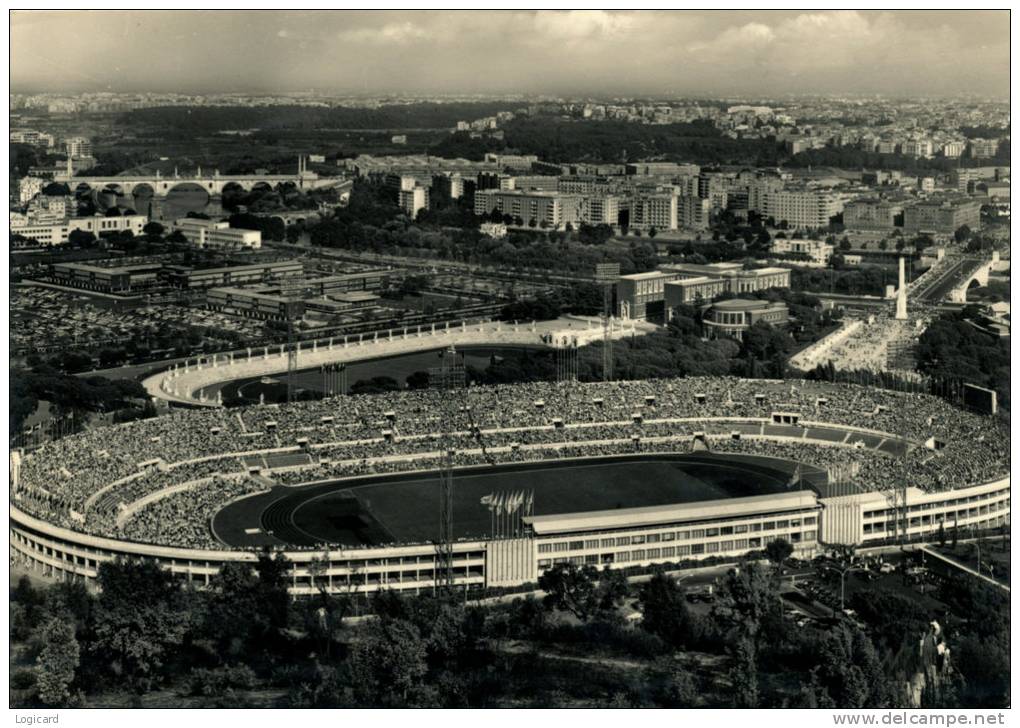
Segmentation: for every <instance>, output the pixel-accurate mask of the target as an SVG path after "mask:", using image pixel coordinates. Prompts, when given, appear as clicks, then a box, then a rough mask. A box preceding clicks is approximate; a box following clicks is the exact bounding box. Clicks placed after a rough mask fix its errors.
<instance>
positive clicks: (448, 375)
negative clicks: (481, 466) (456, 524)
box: [429, 346, 467, 592]
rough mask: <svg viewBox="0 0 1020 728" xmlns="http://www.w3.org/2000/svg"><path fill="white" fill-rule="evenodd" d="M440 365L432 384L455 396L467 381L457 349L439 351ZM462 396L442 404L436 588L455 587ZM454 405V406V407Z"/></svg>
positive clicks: (433, 373) (434, 370)
mask: <svg viewBox="0 0 1020 728" xmlns="http://www.w3.org/2000/svg"><path fill="white" fill-rule="evenodd" d="M439 357H440V360H441V364H440V366H438V367H432V368H430V369H429V387H430V388H431V389H436V390H439V391H442V392H448V393H449V395H455V394H456V393H457V391H460V390H463V388H464V387H465V385H466V384H467V380H466V377H465V371H464V362H463V360H462V359H461V357H460V355H459V354H458V353H457V350H456V349H455V348H454V347H453V346H451V347H450V348H449V349H446V350H445V351H442V352H440V353H439ZM459 402H460V397H456V396H445V397H444V398H443V404H442V407H443V409H444V410H445V412H444V415H443V420H442V423H441V430H442V433H443V436H442V437H440V447H441V450H442V456H441V465H442V467H441V469H440V471H439V538H438V540H437V541H436V569H435V574H434V578H435V588H436V591H437V592H438V591H443V590H445V591H451V590H452V589H453V460H454V456H455V455H456V450H454V448H453V438H452V435H453V433H454V432H455V431H456V415H457V410H456V407H457V405H458V403H459ZM451 408H452V409H451Z"/></svg>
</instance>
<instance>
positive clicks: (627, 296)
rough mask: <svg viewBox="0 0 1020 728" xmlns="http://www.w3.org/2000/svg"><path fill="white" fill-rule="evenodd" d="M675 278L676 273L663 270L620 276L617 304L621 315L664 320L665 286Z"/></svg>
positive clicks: (617, 286) (617, 284)
mask: <svg viewBox="0 0 1020 728" xmlns="http://www.w3.org/2000/svg"><path fill="white" fill-rule="evenodd" d="M674 278H676V274H675V273H672V272H669V271H661V270H652V271H648V272H646V273H631V274H628V275H625V276H620V278H619V279H618V280H617V282H616V305H617V310H618V312H619V315H620V317H621V318H625V319H626V318H634V319H644V320H648V321H655V320H659V321H662V320H664V317H665V308H664V306H663V301H664V300H665V288H664V287H665V285H666V283H667V282H669V281H671V280H673V279H674Z"/></svg>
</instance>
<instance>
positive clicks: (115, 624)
mask: <svg viewBox="0 0 1020 728" xmlns="http://www.w3.org/2000/svg"><path fill="white" fill-rule="evenodd" d="M98 581H99V586H100V594H99V605H98V607H99V608H98V609H97V612H96V620H95V645H96V648H97V649H100V650H103V651H104V653H105V654H106V655H107V656H108V657H109V660H110V663H111V667H112V669H113V671H114V673H115V674H118V673H119V674H123V675H124V676H125V677H127V678H128V680H129V681H130V682H131V683H133V684H134V686H135V687H136V688H138V689H145V688H147V687H148V686H149V685H150V684H151V682H152V680H153V679H154V678H155V677H157V676H158V673H159V670H160V668H161V667H162V666H163V663H164V661H165V660H166V658H167V656H168V655H169V654H171V652H172V651H173V650H174V649H175V648H176V647H178V646H179V645H180V644H181V643H182V642H183V641H184V636H185V634H186V633H187V630H188V626H189V623H190V622H191V614H190V612H189V610H188V605H187V603H186V600H185V598H184V594H183V592H182V591H181V589H180V586H179V584H178V583H177V580H176V578H175V577H174V576H173V575H172V574H171V573H170V572H169V571H166V570H164V569H163V568H161V567H160V566H159V565H158V564H156V563H155V562H153V561H137V560H134V559H117V560H115V561H106V562H103V563H102V564H100V565H99V571H98Z"/></svg>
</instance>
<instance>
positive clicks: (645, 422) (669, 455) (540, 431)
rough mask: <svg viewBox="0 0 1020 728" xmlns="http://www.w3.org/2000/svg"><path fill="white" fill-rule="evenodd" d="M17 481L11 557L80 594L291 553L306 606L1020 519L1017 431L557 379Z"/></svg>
mask: <svg viewBox="0 0 1020 728" xmlns="http://www.w3.org/2000/svg"><path fill="white" fill-rule="evenodd" d="M11 483H12V486H11V487H12V500H11V502H12V507H11V525H10V529H11V557H12V560H13V561H14V562H16V563H19V564H22V565H24V566H26V567H28V568H30V569H33V570H39V571H43V572H45V573H48V574H52V575H54V576H57V577H60V578H85V579H92V578H94V577H95V575H96V569H97V567H98V565H99V564H100V563H101V562H103V561H106V560H109V559H113V558H116V557H118V556H143V557H146V558H151V559H155V560H157V561H158V562H159V563H161V564H163V565H164V566H165V567H166V568H168V569H170V570H171V571H173V572H175V573H178V574H180V575H182V576H183V577H184V578H185V579H187V580H188V581H190V582H193V583H195V584H196V585H202V584H204V583H207V582H208V580H209V578H210V577H211V576H212V575H213V574H215V573H216V572H217V571H218V570H219V568H220V567H221V566H222V565H223V564H224V563H225V562H228V561H252V562H253V561H255V560H256V559H257V557H258V554H259V553H260V552H261V551H262V550H264V549H273V550H277V551H282V552H284V553H285V554H286V555H287V557H288V558H289V559H290V560H291V561H292V562H293V569H292V577H291V578H292V585H291V590H292V592H293V593H294V594H306V593H312V592H314V591H316V590H317V589H319V588H327V589H329V590H331V591H345V592H350V591H357V592H370V591H375V590H379V589H401V590H423V589H431V588H432V587H433V585H434V584H435V583H436V581H437V579H438V578H440V577H442V578H451V579H452V580H453V582H454V583H456V584H458V585H463V587H464V588H465V589H481V588H485V587H513V586H519V585H522V584H527V583H531V582H535V581H536V580H537V578H538V575H539V574H540V573H541V572H542V571H543V570H544V569H546V568H549V567H550V566H552V565H553V564H557V563H562V562H573V563H580V564H595V565H597V566H599V567H607V566H610V565H612V566H614V567H616V566H619V567H631V566H650V565H653V564H676V563H686V562H691V561H697V560H699V559H706V558H711V557H716V558H731V559H733V560H736V559H738V558H740V557H742V556H744V555H746V554H748V553H753V552H756V551H760V550H761V549H763V548H764V546H765V545H767V544H768V542H769V541H771V540H773V539H776V538H780V537H781V538H784V539H786V540H788V541H789V542H790V543H792V544H793V546H794V548H795V550H796V552H797V553H798V555H801V556H810V555H812V554H813V553H815V552H816V551H817V550H818V549H819V548H821V544H854V545H879V544H883V543H891V542H894V541H896V540H902V539H919V538H924V537H925V535H928V534H931V535H934V534H936V533H937V532H938V531H939V530H940V529H946V530H948V529H951V528H988V527H994V526H999V525H1003V524H1007V523H1009V505H1010V502H1009V431H1008V427H1007V426H1006V425H1005V424H1003V423H1002V422H1001V421H1000V420H997V419H995V418H990V417H986V416H982V415H979V414H976V413H973V412H970V411H966V410H962V409H958V408H955V407H953V406H951V405H950V404H948V403H946V402H945V401H944V400H942V399H939V398H936V397H933V396H929V395H924V394H917V393H904V392H893V391H888V390H883V389H877V388H869V387H862V386H856V385H845V384H828V383H821V382H812V381H794V380H782V381H766V380H743V379H734V378H721V377H690V378H683V379H659V380H649V381H626V382H607V383H590V384H589V383H576V382H570V383H549V382H544V383H531V384H515V385H499V386H485V387H468V388H465V389H460V390H449V391H439V390H418V391H403V392H399V393H391V394H383V395H371V396H365V395H359V396H342V397H332V398H327V399H323V400H319V401H314V402H301V403H294V404H289V405H264V406H253V407H243V408H236V409H225V408H207V409H203V410H174V411H173V412H172V414H170V415H168V416H165V417H158V418H154V419H150V420H143V421H139V422H133V423H128V424H124V425H119V426H115V427H112V428H103V429H102V430H99V431H88V432H84V433H81V434H78V435H74V436H71V437H66V438H64V439H61V440H58V441H55V442H52V443H48V444H46V445H44V446H43V447H41V448H39V449H37V450H34V451H31V452H22V451H15V452H13V453H12V457H11Z"/></svg>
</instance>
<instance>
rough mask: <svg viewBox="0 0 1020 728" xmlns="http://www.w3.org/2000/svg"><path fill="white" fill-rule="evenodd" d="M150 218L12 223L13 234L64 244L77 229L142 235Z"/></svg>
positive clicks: (86, 218)
mask: <svg viewBox="0 0 1020 728" xmlns="http://www.w3.org/2000/svg"><path fill="white" fill-rule="evenodd" d="M147 222H149V218H148V217H146V216H145V215H121V216H119V217H105V216H103V215H95V216H92V217H70V218H67V219H65V220H61V221H58V222H53V223H46V224H37V223H32V222H29V223H26V224H24V225H12V226H11V230H10V231H11V235H22V236H24V237H26V238H30V239H32V240H35V241H36V242H37V243H39V244H40V245H47V246H49V245H63V244H64V243H66V242H67V241H68V237H69V236H70V235H71V233H72V232H74V231H75V230H84V231H85V232H89V233H92V234H93V235H94V236H95V237H97V238H100V237H103V235H104V234H107V233H117V232H123V231H130V232H131V233H132V234H133V235H141V234H142V229H143V228H144V227H145V224H146V223H147Z"/></svg>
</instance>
